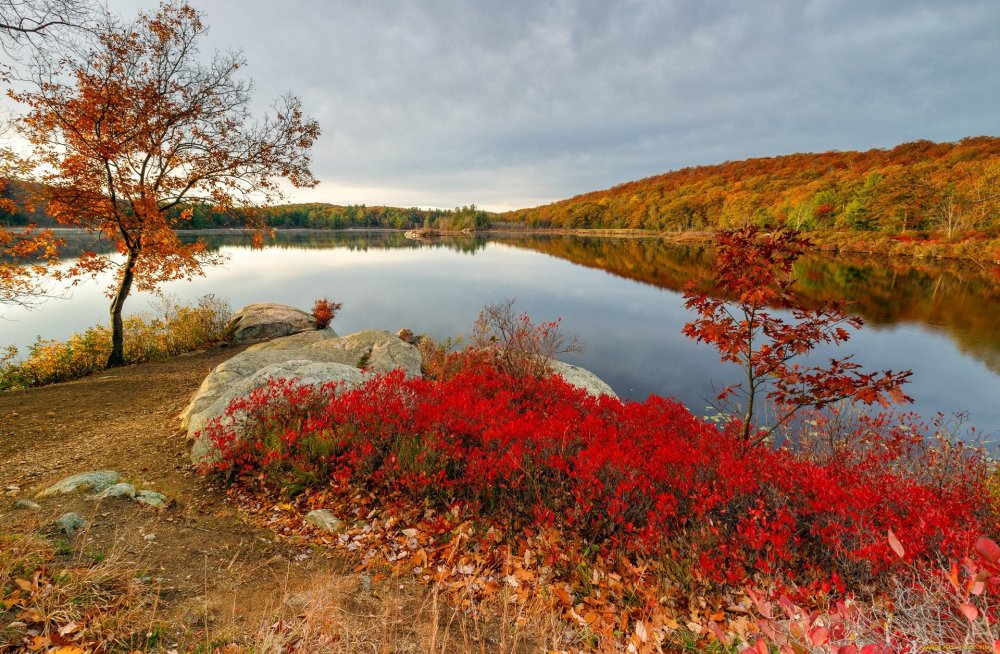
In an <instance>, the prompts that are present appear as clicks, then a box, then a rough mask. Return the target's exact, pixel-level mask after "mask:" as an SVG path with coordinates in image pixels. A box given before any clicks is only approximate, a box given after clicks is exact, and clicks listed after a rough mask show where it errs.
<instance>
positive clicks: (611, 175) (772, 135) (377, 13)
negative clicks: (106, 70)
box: [111, 0, 1000, 209]
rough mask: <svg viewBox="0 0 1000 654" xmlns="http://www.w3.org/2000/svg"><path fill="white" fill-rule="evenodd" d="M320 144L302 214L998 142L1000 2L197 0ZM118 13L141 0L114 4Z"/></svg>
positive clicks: (210, 43) (211, 43)
mask: <svg viewBox="0 0 1000 654" xmlns="http://www.w3.org/2000/svg"><path fill="white" fill-rule="evenodd" d="M192 3H193V4H194V6H196V7H197V8H199V9H201V10H202V11H203V12H204V14H205V16H206V22H207V23H208V24H209V25H210V26H211V32H210V33H209V35H208V38H207V40H206V43H205V46H206V48H208V49H211V48H219V49H242V50H243V51H244V52H245V54H246V57H247V59H248V61H249V66H248V69H247V72H248V74H249V75H250V76H252V77H253V79H254V81H255V83H256V85H257V95H256V97H257V99H258V101H259V102H260V104H261V106H262V107H263V106H266V105H267V104H268V103H269V101H270V100H271V99H273V98H274V97H275V96H277V95H279V94H281V93H283V92H285V91H292V92H294V93H296V94H298V95H299V96H300V97H301V98H302V100H303V102H304V104H305V106H306V109H307V111H308V112H309V113H311V114H312V115H313V116H314V117H315V118H317V119H318V120H319V122H320V124H321V126H322V129H323V135H322V137H321V139H320V140H319V142H318V143H317V146H316V149H315V153H314V163H315V165H314V172H315V174H316V175H317V177H318V178H319V179H320V180H321V184H320V185H319V186H318V187H317V188H315V189H312V190H309V191H300V192H296V193H295V194H294V199H295V200H301V201H317V202H334V203H338V204H349V203H367V204H390V205H402V206H436V207H454V206H457V205H462V204H468V203H475V204H477V205H479V206H482V207H486V208H491V209H504V208H514V207H524V206H533V205H537V204H541V203H544V202H548V201H551V200H555V199H560V198H564V197H568V196H571V195H574V194H577V193H582V192H586V191H590V190H595V189H600V188H606V187H608V186H612V185H614V184H617V183H620V182H624V181H628V180H632V179H636V178H640V177H645V176H649V175H654V174H657V173H661V172H664V171H667V170H672V169H676V168H681V167H684V166H690V165H698V164H706V163H717V162H721V161H726V160H734V159H742V158H745V157H752V156H762V155H776V154H784V153H789V152H801V151H823V150H833V149H838V150H848V149H867V148H872V147H885V146H892V145H895V144H898V143H901V142H905V141H912V140H915V139H922V138H926V139H932V140H955V139H959V138H962V137H964V136H971V135H980V134H989V135H1000V2H996V0H982V1H978V2H977V1H961V0H947V1H940V2H937V1H935V2H916V1H910V0H907V1H899V2H888V1H884V2H871V1H870V0H859V1H857V2H847V1H841V0H813V1H800V0H788V1H784V2H778V1H754V2H746V1H744V0H732V1H729V2H723V1H718V2H714V1H713V2H708V1H704V2H703V1H700V0H691V1H689V2H682V1H667V0H648V1H638V0H637V1H620V2H618V1H609V0H595V1H593V2H584V1H579V2H572V1H554V2H548V1H545V0H506V1H505V2H475V1H470V0H466V1H464V2H460V1H457V0H454V1H445V0H441V1H418V0H399V1H379V0H373V1H371V2H356V1H354V0H280V1H277V0H192ZM111 4H112V7H113V8H115V9H116V10H118V11H120V12H121V13H123V14H125V15H127V14H130V13H134V12H135V11H136V9H137V8H138V7H140V6H141V7H149V8H152V7H155V5H156V2H153V1H147V0H142V1H137V0H112V3H111Z"/></svg>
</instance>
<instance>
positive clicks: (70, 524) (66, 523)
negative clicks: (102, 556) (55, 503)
mask: <svg viewBox="0 0 1000 654" xmlns="http://www.w3.org/2000/svg"><path fill="white" fill-rule="evenodd" d="M55 525H56V526H57V527H59V529H61V530H62V531H63V532H64V533H66V534H68V535H70V536H72V535H73V534H74V533H76V532H77V531H78V530H80V529H83V528H84V527H86V526H87V521H86V520H84V519H83V518H81V517H80V516H78V515H77V514H75V513H73V512H72V511H69V512H67V513H64V514H62V515H61V516H59V518H58V519H57V520H56V521H55Z"/></svg>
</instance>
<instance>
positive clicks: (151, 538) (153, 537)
mask: <svg viewBox="0 0 1000 654" xmlns="http://www.w3.org/2000/svg"><path fill="white" fill-rule="evenodd" d="M143 539H145V540H146V541H148V542H150V543H152V542H153V541H154V540H156V534H146V535H145V536H143Z"/></svg>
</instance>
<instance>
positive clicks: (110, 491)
mask: <svg viewBox="0 0 1000 654" xmlns="http://www.w3.org/2000/svg"><path fill="white" fill-rule="evenodd" d="M109 497H127V498H129V499H132V498H133V497H135V486H133V485H132V484H126V483H125V482H121V483H118V484H115V485H114V486H108V487H107V488H105V489H104V490H102V491H101V492H100V493H98V494H97V495H91V496H90V497H88V498H87V499H88V500H92V501H99V500H106V499H108V498H109Z"/></svg>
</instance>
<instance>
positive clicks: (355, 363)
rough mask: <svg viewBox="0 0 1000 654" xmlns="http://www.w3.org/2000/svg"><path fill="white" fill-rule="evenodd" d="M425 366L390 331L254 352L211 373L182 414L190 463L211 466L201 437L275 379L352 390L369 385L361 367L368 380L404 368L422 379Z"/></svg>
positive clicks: (309, 336)
mask: <svg viewBox="0 0 1000 654" xmlns="http://www.w3.org/2000/svg"><path fill="white" fill-rule="evenodd" d="M420 363H421V361H420V352H419V351H418V350H417V348H416V347H414V346H413V345H411V344H410V343H407V342H405V341H402V340H400V339H399V338H397V337H396V336H395V335H393V334H392V333H390V332H388V331H385V330H368V331H362V332H357V333H355V334H351V335H349V336H337V335H336V334H335V333H334V332H333V331H332V330H318V331H312V332H305V333H301V334H296V335H293V336H288V337H285V338H279V339H275V340H272V341H268V342H266V343H260V344H257V345H254V346H252V347H249V348H247V349H246V350H245V351H243V352H241V353H240V354H237V355H236V356H234V357H233V358H231V359H229V360H228V361H225V362H223V363H221V364H219V365H218V366H217V367H216V368H215V370H213V371H212V372H211V373H209V375H208V377H206V378H205V380H204V381H203V382H202V384H201V387H200V388H199V389H198V391H197V392H196V393H195V395H194V397H193V398H192V399H191V403H190V404H189V405H188V407H187V409H185V411H184V413H183V414H181V428H182V429H184V430H186V431H187V434H188V438H190V439H191V440H193V441H194V445H193V446H192V450H191V460H192V461H193V462H194V463H195V464H202V463H206V462H208V461H211V459H212V452H210V449H211V448H210V443H208V442H207V440H206V439H204V438H202V437H201V435H200V432H201V431H202V430H203V429H204V427H205V426H206V425H207V424H208V423H209V422H210V421H211V420H212V419H214V418H223V417H224V415H225V411H226V407H228V406H229V404H230V403H231V402H232V401H233V400H234V399H236V398H239V397H245V396H246V395H247V394H249V393H250V392H251V391H252V390H253V389H255V388H259V387H260V386H263V385H265V384H266V383H267V382H268V381H269V380H271V379H294V380H297V381H298V383H300V384H322V383H327V382H343V383H344V384H345V386H348V387H350V386H354V385H356V384H359V383H361V382H362V381H363V380H364V375H363V374H362V371H361V370H360V369H359V368H360V367H362V366H363V367H364V368H365V371H366V373H367V374H369V375H371V374H378V373H384V372H389V371H390V370H395V369H402V370H403V371H404V373H405V374H406V375H407V376H409V377H418V376H420ZM236 418H237V419H238V418H239V416H236Z"/></svg>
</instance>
